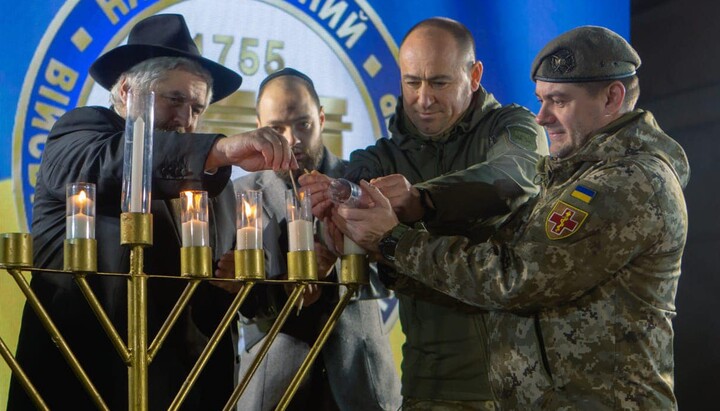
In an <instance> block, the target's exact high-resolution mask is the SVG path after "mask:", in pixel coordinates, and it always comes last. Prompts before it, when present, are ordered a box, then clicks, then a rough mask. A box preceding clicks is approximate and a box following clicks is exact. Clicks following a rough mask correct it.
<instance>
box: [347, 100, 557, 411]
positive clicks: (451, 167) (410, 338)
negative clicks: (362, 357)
mask: <svg viewBox="0 0 720 411" xmlns="http://www.w3.org/2000/svg"><path fill="white" fill-rule="evenodd" d="M390 130H391V132H392V138H391V139H384V138H383V139H379V140H378V141H377V143H376V144H375V145H374V146H371V147H368V148H367V149H365V150H357V151H355V152H353V153H352V155H351V157H350V164H349V166H348V172H347V174H346V176H347V177H348V178H349V179H351V180H355V181H358V180H360V179H366V180H370V179H372V178H375V177H380V176H385V175H389V174H395V173H399V174H402V175H404V176H405V178H407V179H408V181H410V182H411V183H413V184H416V185H417V186H418V187H422V188H424V189H426V190H427V191H428V192H429V193H430V195H431V197H432V198H433V201H434V202H435V205H436V208H437V210H438V212H437V214H436V215H435V218H434V219H433V220H432V221H427V222H426V223H427V225H428V228H429V229H430V230H431V231H433V232H436V233H451V234H462V235H470V234H475V235H476V236H477V237H478V238H477V240H478V241H479V240H483V241H484V240H486V239H487V238H488V236H489V232H490V231H494V229H495V228H496V227H497V226H498V225H499V224H500V223H501V222H502V221H504V219H506V218H507V216H508V215H509V214H510V212H511V211H513V210H515V209H516V208H517V207H518V206H519V205H520V204H522V203H523V202H525V201H527V200H528V199H529V198H530V197H532V196H533V195H535V194H536V193H537V192H538V191H539V187H538V186H537V184H535V183H533V177H534V175H535V167H536V164H537V161H538V160H539V159H540V158H541V155H544V154H547V140H546V139H545V134H544V132H543V131H542V128H540V127H539V126H538V125H537V124H535V121H534V120H533V115H532V114H531V113H530V112H529V111H528V110H526V109H524V108H522V107H520V106H517V105H509V106H505V107H502V106H501V105H500V104H499V103H498V102H497V100H495V98H494V97H493V96H492V95H491V94H489V93H487V91H485V90H484V89H483V88H482V87H480V89H479V90H478V91H477V92H476V93H475V95H474V96H473V100H472V102H471V105H470V107H469V108H468V110H467V113H466V114H465V115H464V116H463V117H462V118H461V119H460V120H459V121H458V123H457V124H455V125H454V126H453V127H452V128H451V130H450V131H449V132H448V133H445V135H444V136H442V137H441V138H434V139H432V140H431V139H429V138H427V137H422V136H421V135H420V134H419V133H418V132H417V131H416V130H415V129H414V127H413V126H412V124H411V123H410V122H409V121H408V120H407V119H406V118H405V117H404V115H403V108H402V103H401V102H400V104H398V107H397V110H396V114H395V116H394V117H393V118H392V119H391V123H390ZM466 169H467V170H466ZM461 170H465V171H461ZM447 173H456V174H451V175H447V176H444V177H441V178H436V177H438V176H441V175H444V174H447ZM417 183H421V184H417ZM464 200H472V203H473V204H475V206H473V207H472V208H470V209H467V210H461V211H457V210H458V208H459V207H461V206H463V205H464V204H465V203H464ZM445 210H453V211H456V212H455V213H452V212H445ZM456 216H462V219H458V218H456ZM418 284H419V283H417V282H408V281H399V282H397V283H395V284H394V285H392V288H394V289H395V290H396V291H397V292H398V294H397V295H398V299H399V301H400V321H401V324H402V328H403V331H404V332H405V335H406V342H405V344H404V345H403V362H402V394H403V396H404V397H405V398H406V399H407V398H413V399H422V400H430V401H432V400H439V402H440V403H442V402H443V401H447V400H454V401H463V402H465V403H466V404H470V403H472V402H475V403H478V404H479V403H483V402H489V401H492V399H493V397H492V392H491V390H490V387H489V383H488V380H487V372H488V370H487V359H486V353H485V351H486V340H487V337H486V336H485V332H486V331H485V324H484V320H483V316H482V314H479V312H480V310H478V309H477V308H474V307H469V306H467V305H465V304H459V303H458V302H457V301H456V300H453V299H451V298H449V297H447V296H445V295H443V294H440V293H438V292H436V291H434V290H432V289H430V288H428V287H426V286H422V287H418ZM420 285H421V284H420ZM469 311H471V312H469ZM425 402H427V401H425ZM405 406H407V407H410V405H409V404H405ZM473 407H474V408H475V409H485V408H482V407H479V406H477V407H476V406H474V405H473ZM489 407H490V409H492V408H493V404H492V402H490V404H489Z"/></svg>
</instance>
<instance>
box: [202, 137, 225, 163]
mask: <svg viewBox="0 0 720 411" xmlns="http://www.w3.org/2000/svg"><path fill="white" fill-rule="evenodd" d="M224 140H225V138H224V137H220V138H218V139H216V140H215V143H214V144H213V145H212V148H210V152H208V155H207V158H206V159H205V171H211V170H217V169H218V168H219V167H222V166H226V165H228V161H227V157H226V156H225V152H224V151H223V144H224V143H225V141H224Z"/></svg>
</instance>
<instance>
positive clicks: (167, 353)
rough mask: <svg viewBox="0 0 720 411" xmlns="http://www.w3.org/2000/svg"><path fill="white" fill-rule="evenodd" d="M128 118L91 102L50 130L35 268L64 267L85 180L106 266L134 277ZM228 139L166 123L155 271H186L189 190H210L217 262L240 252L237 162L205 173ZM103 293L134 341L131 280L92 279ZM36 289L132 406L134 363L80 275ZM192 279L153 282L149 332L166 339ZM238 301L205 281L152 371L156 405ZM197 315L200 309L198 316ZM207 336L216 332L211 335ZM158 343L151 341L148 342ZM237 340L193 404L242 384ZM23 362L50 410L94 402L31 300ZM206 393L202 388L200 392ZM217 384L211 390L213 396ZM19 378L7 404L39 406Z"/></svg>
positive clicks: (86, 361)
mask: <svg viewBox="0 0 720 411" xmlns="http://www.w3.org/2000/svg"><path fill="white" fill-rule="evenodd" d="M124 128H125V120H124V119H123V118H121V117H120V116H118V115H117V114H116V113H115V112H113V111H111V110H108V109H106V108H101V107H83V108H79V109H75V110H73V111H70V112H68V113H67V114H65V115H64V116H62V117H61V118H60V119H59V120H58V121H57V122H56V124H55V125H54V127H53V129H52V130H51V132H50V134H49V136H48V140H47V143H46V146H45V151H44V153H43V159H42V163H41V166H40V171H39V173H38V178H37V186H36V193H35V200H34V205H33V224H32V235H33V247H34V265H35V266H36V267H41V268H50V269H62V267H63V240H64V239H65V186H66V184H67V183H70V182H76V181H85V182H92V183H95V184H96V185H97V203H96V205H97V217H96V238H97V258H98V264H97V265H98V271H100V272H111V273H128V272H129V254H130V249H129V247H124V246H121V245H120V224H119V219H120V213H121V209H120V197H121V186H122V170H123V151H124V136H123V130H124ZM220 137H221V136H219V135H203V134H180V133H175V132H162V131H159V130H155V135H154V141H153V153H154V155H153V166H152V168H153V169H152V199H153V201H152V210H151V212H152V218H153V226H154V231H153V245H152V246H151V247H148V248H146V249H145V251H144V266H143V267H144V270H143V271H144V272H145V273H147V274H152V275H168V276H177V275H178V273H179V271H180V268H179V265H180V246H181V241H180V234H179V232H178V225H177V221H176V219H179V216H176V215H175V214H176V213H175V212H174V211H173V206H172V205H171V203H170V200H171V199H177V198H179V195H180V191H181V190H185V189H202V190H206V191H208V196H209V197H210V198H211V200H210V202H209V203H210V213H211V224H210V227H211V229H210V231H211V232H210V237H211V240H210V241H211V245H213V246H214V250H213V251H214V258H215V259H218V258H219V257H220V255H221V254H222V253H223V252H225V251H227V250H229V249H231V248H232V244H233V240H234V233H235V230H234V227H235V198H234V194H233V189H232V185H231V184H229V177H230V167H225V168H222V169H220V170H218V172H217V173H216V174H214V175H208V174H206V173H205V172H204V163H205V160H206V157H207V154H208V152H209V150H210V148H211V147H212V145H213V143H214V141H215V140H216V139H217V138H220ZM88 280H89V282H90V285H91V287H92V289H93V290H94V292H95V294H96V296H97V297H98V299H99V300H100V302H101V304H102V305H103V307H104V308H105V310H106V311H107V313H108V315H109V317H110V319H111V320H112V322H113V324H114V325H115V328H116V329H117V330H118V332H119V333H120V335H121V336H122V337H123V339H124V340H125V341H126V340H127V286H126V282H127V280H126V278H124V277H119V276H112V277H111V276H96V275H89V276H88ZM31 287H32V289H33V290H34V291H35V292H36V293H37V294H38V296H39V297H40V300H41V302H42V303H43V304H44V306H45V307H46V309H47V311H48V313H49V315H50V317H51V318H52V319H53V321H55V323H56V325H57V326H58V328H59V329H60V331H61V332H62V334H63V335H64V337H65V339H66V340H67V341H68V344H69V345H70V348H71V349H72V350H73V352H74V353H75V355H76V356H77V357H78V359H79V361H80V363H81V365H82V366H83V367H84V368H85V370H86V371H87V373H88V375H89V376H90V378H91V379H92V380H93V382H94V383H95V385H96V387H97V388H98V390H99V392H100V394H101V395H102V396H103V398H104V399H105V401H106V403H107V404H108V406H109V407H110V409H113V410H116V409H117V410H120V409H127V396H128V395H127V369H126V367H125V365H124V364H123V363H122V361H121V360H120V359H119V356H118V354H117V353H116V352H115V350H114V349H113V348H112V346H111V344H110V342H109V339H108V338H107V336H106V335H105V333H104V331H103V330H102V329H101V328H100V326H99V324H98V321H97V320H96V319H95V318H94V315H93V314H92V312H91V311H90V309H89V306H88V304H87V302H86V301H85V298H84V297H83V296H82V294H81V293H80V292H79V289H78V287H77V286H76V285H75V283H74V281H73V279H72V276H70V275H67V274H57V273H40V272H36V273H34V274H33V278H32V281H31ZM184 287H185V282H184V281H178V280H163V279H158V278H151V279H149V281H148V335H149V340H150V341H152V338H154V336H155V335H156V333H157V331H158V329H159V328H160V326H161V325H162V323H163V322H164V320H165V318H166V316H167V314H168V313H169V311H170V310H171V308H172V307H173V305H174V304H175V301H176V300H177V298H178V296H179V294H180V292H181V291H182V289H183V288H184ZM227 302H229V297H228V296H227V295H225V294H224V292H223V291H220V290H218V289H216V288H215V287H212V286H210V285H209V284H207V283H203V284H201V286H200V287H199V289H198V292H197V293H196V295H195V296H194V297H193V299H192V300H191V303H190V307H189V308H188V309H186V311H185V312H184V313H183V315H182V316H181V318H180V320H179V321H178V323H177V324H176V325H175V327H174V328H173V330H172V331H171V333H170V335H169V336H168V339H167V340H166V341H165V343H164V345H163V346H162V348H161V349H160V350H159V352H158V354H157V356H156V357H155V359H154V360H153V362H152V363H151V365H150V367H149V382H148V387H149V408H150V409H166V408H167V407H168V405H169V404H170V402H171V401H172V399H173V398H174V396H175V394H176V393H177V391H178V389H179V388H180V386H181V384H182V381H184V379H185V377H186V376H187V374H188V372H189V370H190V369H191V367H192V365H193V364H194V361H195V358H196V357H197V355H198V354H199V352H200V351H201V350H202V349H203V348H204V340H205V339H206V337H205V335H210V333H211V332H212V331H213V329H214V327H215V325H216V324H217V323H218V321H219V318H220V315H221V310H224V308H225V307H226V306H227V305H225V307H223V305H224V304H225V303H227ZM190 312H192V313H193V314H194V316H193V315H190ZM203 332H204V333H205V335H204V334H203ZM148 344H149V342H148ZM232 355H233V351H232V346H231V338H230V336H229V335H227V336H225V338H224V340H223V342H222V343H221V344H220V346H219V348H218V349H217V350H216V353H215V355H214V357H213V358H212V359H211V361H210V363H209V364H208V366H207V368H206V371H205V372H204V373H203V374H202V375H201V381H199V382H198V384H196V385H197V388H198V389H197V390H194V391H193V392H191V397H190V398H188V400H187V401H186V405H187V408H191V409H197V407H198V405H197V403H195V404H196V405H193V401H198V400H199V399H200V396H202V400H203V406H202V408H203V409H219V408H221V407H222V404H224V401H226V400H227V398H228V397H229V395H230V392H231V391H232V386H233V374H232V372H233V362H232ZM17 359H18V361H19V362H20V364H21V365H22V366H23V367H24V369H25V370H26V372H27V373H28V375H29V377H30V379H31V381H33V383H34V384H35V385H36V387H37V388H38V390H39V392H40V394H41V395H42V397H43V398H44V399H45V401H46V402H47V403H48V405H49V406H50V408H51V409H60V410H62V409H68V410H70V409H71V410H80V409H95V407H94V406H93V405H92V403H91V402H90V400H89V399H88V397H87V395H86V394H85V393H84V391H83V389H82V388H81V386H80V385H79V383H78V382H77V379H76V378H75V376H74V374H73V373H72V372H71V370H70V368H69V367H68V366H67V365H66V363H65V361H64V359H63V358H62V357H61V356H60V354H59V351H58V350H57V349H56V348H55V347H54V345H53V343H52V341H51V340H50V338H49V337H48V334H47V333H46V332H45V330H44V329H43V328H42V326H41V325H40V323H39V322H38V320H37V318H36V316H35V314H34V312H33V311H32V310H31V309H30V307H29V306H27V305H26V307H25V310H24V313H23V319H22V325H21V330H20V336H19V341H18V350H17ZM201 388H202V390H203V391H202V394H201V392H200V389H201ZM207 390H209V391H207ZM27 401H28V399H27V397H26V395H25V393H24V391H23V390H22V387H21V386H20V385H19V383H18V382H17V381H16V380H15V379H13V380H12V382H11V390H10V399H9V403H8V410H24V409H33V407H32V406H31V405H30V404H29V403H28V402H27Z"/></svg>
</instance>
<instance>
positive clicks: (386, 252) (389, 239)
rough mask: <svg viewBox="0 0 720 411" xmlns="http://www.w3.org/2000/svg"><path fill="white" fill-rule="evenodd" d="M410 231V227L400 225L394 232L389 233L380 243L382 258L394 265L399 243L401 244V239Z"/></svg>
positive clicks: (394, 228)
mask: <svg viewBox="0 0 720 411" xmlns="http://www.w3.org/2000/svg"><path fill="white" fill-rule="evenodd" d="M408 230H410V227H408V226H406V225H404V224H401V223H398V224H397V225H396V226H395V227H393V229H392V230H390V231H388V232H387V233H386V234H385V235H384V236H383V237H382V238H381V239H380V242H379V243H378V249H379V250H380V254H381V255H382V257H383V258H384V259H385V260H387V261H389V262H391V263H394V262H395V260H396V256H395V251H396V249H397V246H398V243H399V242H400V239H401V238H402V236H403V235H404V234H405V233H406V232H407V231H408Z"/></svg>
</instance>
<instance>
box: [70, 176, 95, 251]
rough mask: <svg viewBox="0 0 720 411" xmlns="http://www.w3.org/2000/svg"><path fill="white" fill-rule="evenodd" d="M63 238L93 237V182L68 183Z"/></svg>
mask: <svg viewBox="0 0 720 411" xmlns="http://www.w3.org/2000/svg"><path fill="white" fill-rule="evenodd" d="M65 192H66V206H65V221H66V226H65V238H67V239H68V240H70V239H77V238H88V239H90V238H92V239H94V238H95V184H93V183H69V184H68V185H67V186H66V188H65Z"/></svg>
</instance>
